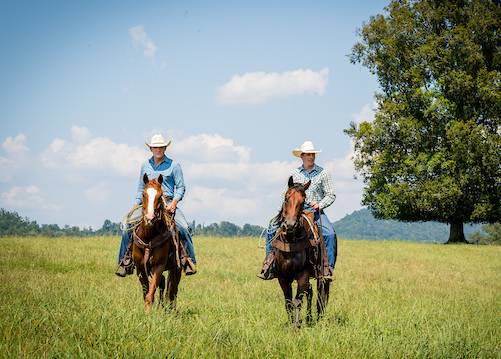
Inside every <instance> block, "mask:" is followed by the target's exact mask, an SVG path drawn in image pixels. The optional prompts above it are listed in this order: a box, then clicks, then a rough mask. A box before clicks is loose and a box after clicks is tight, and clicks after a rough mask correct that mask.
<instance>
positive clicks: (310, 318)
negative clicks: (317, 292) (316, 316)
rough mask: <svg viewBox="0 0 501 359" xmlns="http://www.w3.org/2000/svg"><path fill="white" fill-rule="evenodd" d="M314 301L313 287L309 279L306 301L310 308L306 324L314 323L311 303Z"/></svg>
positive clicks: (308, 308) (307, 312)
mask: <svg viewBox="0 0 501 359" xmlns="http://www.w3.org/2000/svg"><path fill="white" fill-rule="evenodd" d="M312 299H313V288H312V287H311V284H310V280H309V279H308V289H307V290H306V301H307V305H308V307H307V308H306V309H307V311H306V323H308V324H311V323H312V322H313V316H312V315H311V302H312Z"/></svg>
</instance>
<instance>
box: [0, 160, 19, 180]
mask: <svg viewBox="0 0 501 359" xmlns="http://www.w3.org/2000/svg"><path fill="white" fill-rule="evenodd" d="M0 168H1V169H2V170H1V171H0V181H2V182H7V181H9V180H10V179H11V178H12V173H13V171H14V170H15V168H16V163H15V161H13V160H11V159H9V158H6V157H2V156H0Z"/></svg>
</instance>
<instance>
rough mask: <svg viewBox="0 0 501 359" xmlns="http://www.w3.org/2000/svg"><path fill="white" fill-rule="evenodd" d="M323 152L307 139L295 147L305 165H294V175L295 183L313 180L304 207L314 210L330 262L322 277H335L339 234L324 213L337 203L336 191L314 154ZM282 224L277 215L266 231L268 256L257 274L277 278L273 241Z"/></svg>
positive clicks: (329, 176)
mask: <svg viewBox="0 0 501 359" xmlns="http://www.w3.org/2000/svg"><path fill="white" fill-rule="evenodd" d="M320 152H322V151H320V150H316V149H315V146H314V145H313V143H312V142H311V141H305V142H304V143H303V144H302V145H301V147H300V148H296V149H294V150H293V151H292V154H293V155H294V156H296V157H300V158H301V160H302V161H303V164H302V165H301V166H299V167H298V168H295V169H294V170H293V171H292V173H291V176H292V178H293V180H294V183H301V184H304V183H306V182H308V181H310V180H311V184H310V186H309V188H308V189H307V190H306V200H305V205H304V210H305V211H310V212H314V218H315V223H316V224H317V226H318V228H320V229H321V231H322V235H323V238H324V241H325V245H326V249H327V259H328V263H329V267H328V270H327V271H326V272H324V274H323V278H325V279H328V280H332V276H333V274H334V267H335V265H336V257H337V236H336V232H335V231H334V227H333V225H332V224H331V222H330V221H329V218H328V217H327V215H326V214H325V213H324V209H325V208H327V207H329V206H330V205H331V204H332V203H333V202H334V200H335V199H336V195H335V194H334V184H333V180H332V176H331V175H330V173H329V172H327V171H326V170H324V169H323V168H322V167H320V166H318V165H317V164H315V156H316V154H317V153H320ZM279 226H280V223H278V218H277V217H275V218H274V219H273V220H272V221H271V222H270V225H269V226H268V230H267V231H266V258H265V260H264V262H263V267H262V269H261V272H260V273H259V274H258V277H259V278H261V279H265V280H268V279H273V278H275V273H274V265H273V262H274V259H275V255H274V253H273V251H272V240H273V237H274V236H275V234H276V232H277V229H278V227H279Z"/></svg>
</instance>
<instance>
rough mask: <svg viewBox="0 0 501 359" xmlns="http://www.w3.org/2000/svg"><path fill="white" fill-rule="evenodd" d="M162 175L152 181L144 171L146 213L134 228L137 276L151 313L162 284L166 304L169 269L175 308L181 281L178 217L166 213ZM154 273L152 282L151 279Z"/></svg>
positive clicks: (171, 301)
mask: <svg viewBox="0 0 501 359" xmlns="http://www.w3.org/2000/svg"><path fill="white" fill-rule="evenodd" d="M162 180H163V178H162V175H160V176H159V177H158V179H152V180H149V179H148V176H147V175H146V174H144V176H143V181H144V190H143V215H142V220H141V222H140V223H139V225H138V226H137V228H136V229H135V230H134V231H133V233H132V237H133V240H134V242H133V246H132V258H133V259H134V264H135V266H136V271H137V275H138V276H139V281H140V283H141V285H142V288H143V298H144V301H145V310H146V311H147V312H148V311H150V310H151V307H152V305H153V302H154V298H155V291H156V289H157V287H160V304H162V305H163V294H164V289H165V277H164V275H163V272H164V271H165V270H169V276H168V279H167V293H166V294H165V296H166V297H167V299H168V300H169V308H175V304H176V302H175V301H176V296H177V291H178V286H179V281H180V280H181V266H180V265H179V252H178V249H179V236H178V232H177V230H176V225H175V222H174V219H173V218H172V217H173V216H171V215H170V214H167V213H166V210H165V204H166V202H165V200H164V198H163V192H162V185H161V183H162ZM149 276H151V282H150V281H149Z"/></svg>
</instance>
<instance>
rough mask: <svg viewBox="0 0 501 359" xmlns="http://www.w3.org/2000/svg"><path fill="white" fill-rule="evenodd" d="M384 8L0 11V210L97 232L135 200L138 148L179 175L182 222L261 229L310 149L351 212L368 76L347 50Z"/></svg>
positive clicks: (95, 5) (89, 6) (14, 7)
mask: <svg viewBox="0 0 501 359" xmlns="http://www.w3.org/2000/svg"><path fill="white" fill-rule="evenodd" d="M385 5H386V2H385V1H365V2H363V1H362V2H352V1H316V2H304V1H289V2H272V1H252V2H229V1H228V2H224V1H221V2H165V1H163V2H160V1H159V2H148V3H147V4H146V5H145V4H140V3H138V2H132V1H110V2H106V3H105V2H98V1H94V2H92V1H86V2H80V3H77V2H63V1H46V2H38V1H32V2H26V1H10V2H8V1H3V2H1V3H0V28H1V31H0V46H1V47H2V54H3V55H2V56H1V57H0V77H1V78H2V81H1V85H0V98H1V99H2V100H1V101H2V102H1V106H0V134H1V137H0V143H1V148H0V168H2V169H1V172H0V206H1V207H3V208H7V209H9V210H15V211H18V212H19V213H20V214H21V215H23V216H28V217H30V218H32V219H36V220H37V221H38V222H40V223H58V224H60V225H62V224H71V225H80V226H88V225H92V226H93V227H99V226H100V225H101V224H102V222H103V221H104V219H105V218H109V219H111V220H113V221H118V220H120V219H121V218H122V216H123V214H124V213H125V212H127V210H128V209H129V208H130V206H131V205H132V202H133V199H134V196H135V188H136V184H137V180H138V178H137V177H138V171H139V165H140V163H141V161H143V160H144V159H146V158H147V155H148V153H147V149H146V147H145V146H144V142H145V140H146V139H147V138H148V137H149V136H151V135H152V134H153V133H156V132H161V133H163V134H164V135H165V136H166V137H168V138H171V139H172V140H173V144H172V146H171V147H170V148H169V149H168V155H171V156H172V157H174V159H176V160H178V161H179V162H180V163H181V165H182V167H183V170H184V175H185V182H186V184H187V194H186V196H185V199H184V200H183V204H182V208H183V209H184V211H185V213H186V215H187V217H188V218H189V219H195V220H196V221H197V222H202V223H211V222H214V221H221V220H230V221H233V222H235V223H239V224H243V223H246V222H247V223H254V224H261V225H264V224H265V223H266V222H267V219H268V218H269V217H271V216H272V215H273V214H275V213H276V210H277V208H278V206H279V204H280V201H281V194H282V189H283V187H284V186H285V183H286V181H287V175H288V173H289V171H290V170H291V169H292V168H293V167H295V166H297V165H299V162H298V160H297V159H295V158H294V157H292V155H291V150H292V149H293V148H295V147H298V146H299V145H300V144H301V143H302V142H303V141H304V140H312V141H313V142H314V143H315V144H316V146H317V147H318V148H320V149H322V150H323V152H322V153H321V154H320V155H319V156H318V157H317V163H318V164H319V165H322V166H324V167H325V168H327V169H328V170H329V171H331V173H332V174H333V176H334V180H335V184H336V192H337V196H338V197H337V200H336V202H335V203H334V204H333V205H332V206H331V208H329V211H328V214H329V215H330V217H331V219H333V220H336V219H339V218H341V217H343V216H344V215H345V214H347V213H350V212H351V211H353V210H355V209H358V208H360V198H361V188H362V185H361V183H360V181H357V180H355V179H353V174H354V172H353V166H352V164H351V161H350V151H351V145H350V141H349V139H348V137H347V136H346V135H345V134H344V133H343V129H344V128H346V127H347V126H348V124H349V123H350V121H354V120H355V121H361V120H371V118H372V116H373V107H374V105H373V101H374V100H373V99H374V92H375V91H376V90H377V81H376V78H375V77H374V76H373V75H371V74H370V73H369V72H368V71H367V70H366V69H365V68H363V67H361V66H360V65H353V64H350V62H349V60H348V57H347V55H348V54H349V53H350V50H351V47H352V46H353V45H354V44H355V42H356V40H357V37H356V29H357V28H360V27H361V26H362V24H363V22H364V21H367V20H368V19H369V17H370V16H371V15H375V14H377V13H380V12H381V11H382V9H383V7H384V6H385Z"/></svg>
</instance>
